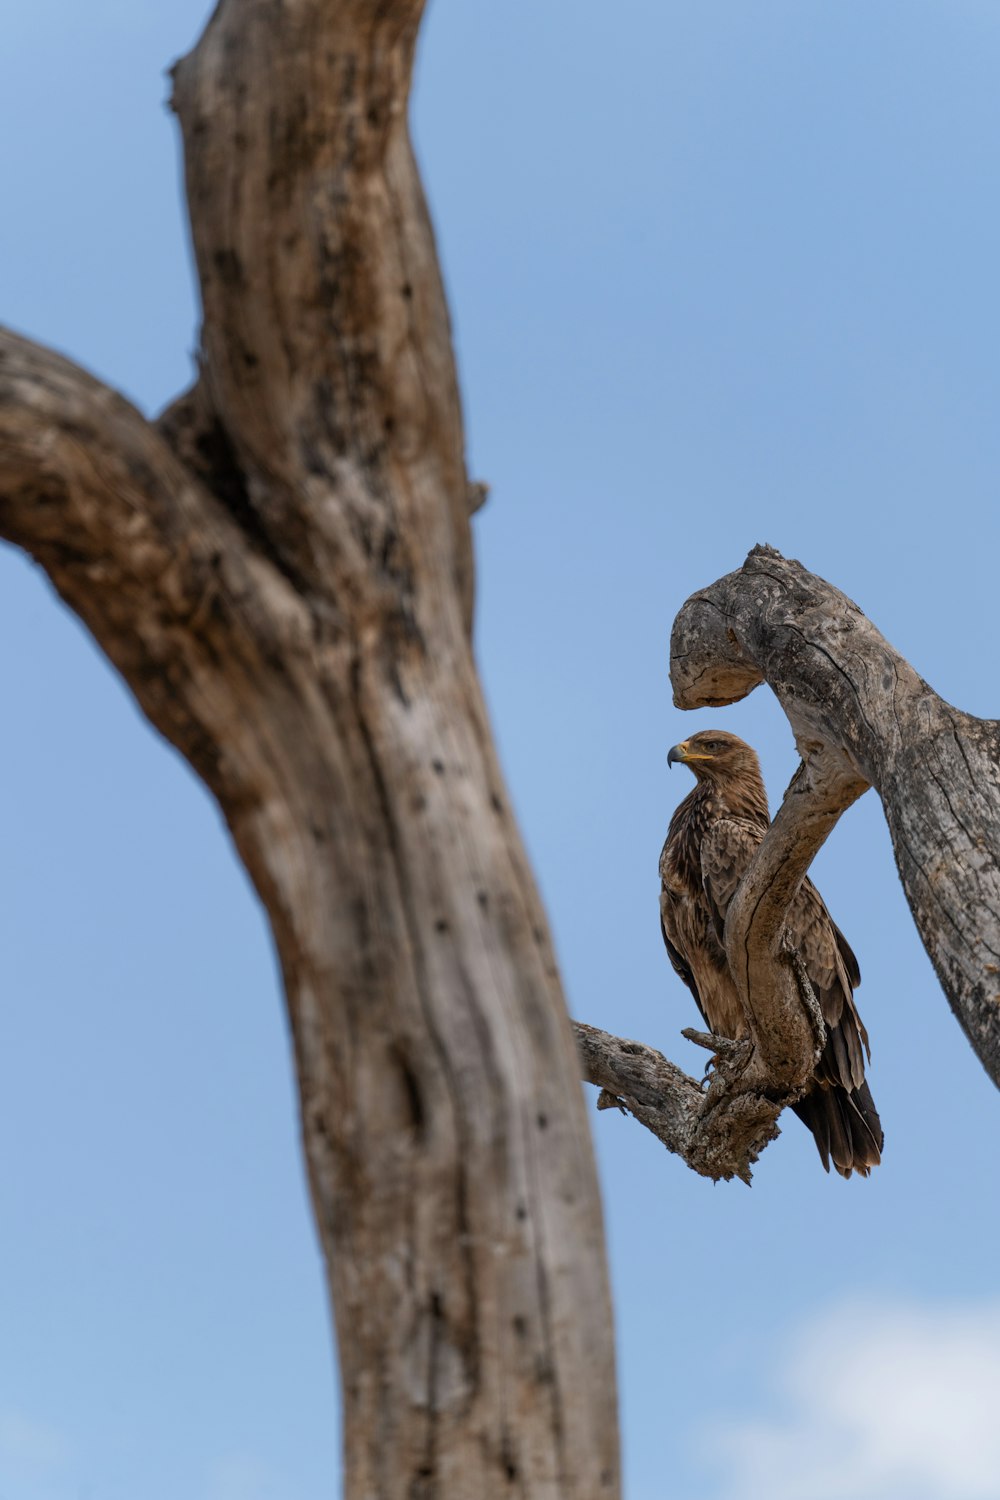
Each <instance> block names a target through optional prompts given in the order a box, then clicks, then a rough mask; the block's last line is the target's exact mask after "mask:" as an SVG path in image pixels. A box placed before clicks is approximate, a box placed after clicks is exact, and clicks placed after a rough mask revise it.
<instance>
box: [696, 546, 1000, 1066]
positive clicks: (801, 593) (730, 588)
mask: <svg viewBox="0 0 1000 1500" xmlns="http://www.w3.org/2000/svg"><path fill="white" fill-rule="evenodd" d="M670 671H671V679H672V682H673V687H674V701H675V703H676V704H677V706H678V707H679V708H685V709H687V708H701V707H705V706H709V705H712V704H722V703H732V702H735V701H736V700H737V699H739V698H743V697H745V696H746V694H747V693H749V692H750V691H751V690H752V689H753V688H755V687H757V686H758V684H760V683H762V682H766V683H767V684H768V685H769V686H770V687H771V688H772V689H773V691H774V693H775V694H776V696H777V698H778V701H779V702H780V704H781V706H782V708H783V709H784V711H785V714H786V715H787V717H788V721H789V723H790V724H791V727H792V731H793V733H794V735H795V741H796V744H797V746H798V748H799V752H800V754H801V755H802V758H803V763H804V767H805V770H804V772H803V773H802V778H801V779H800V777H796V778H795V779H794V780H793V782H792V784H791V786H790V787H789V791H788V793H787V794H786V797H785V801H784V803H783V805H782V808H781V811H780V812H779V814H778V816H777V817H776V819H775V824H774V828H773V829H772V830H771V833H773V834H777V832H778V826H779V824H782V823H784V825H785V835H784V837H785V839H786V841H787V844H786V849H787V850H788V851H794V852H795V861H796V863H795V867H794V868H793V869H790V870H789V871H788V872H786V875H785V877H784V880H785V883H788V882H789V881H790V880H791V879H793V878H795V877H796V876H797V873H798V865H799V864H801V863H802V862H803V861H804V862H805V863H808V859H811V858H812V854H813V853H815V849H816V848H818V847H819V844H820V843H822V840H823V838H824V837H825V836H826V833H827V832H828V831H829V828H830V827H832V825H833V823H834V822H835V821H836V818H837V817H838V816H839V815H840V813H841V812H842V811H843V809H844V808H845V807H846V806H848V805H849V803H850V802H851V801H853V800H854V799H855V798H856V797H857V796H858V795H859V793H860V792H861V791H863V790H864V789H865V787H866V786H872V787H874V788H875V790H876V792H877V793H878V795H879V797H880V798H881V801H882V806H883V809H884V811H885V816H886V822H887V823H888V825H889V833H890V835H891V838H892V844H893V849H894V851H895V855H896V864H897V867H898V869H899V873H900V878H901V880H902V883H903V889H904V891H905V893H906V898H907V900H908V902H909V904H910V909H911V911H912V912H913V917H914V921H915V922H916V925H917V930H918V932H919V933H920V937H921V940H922V942H923V944H924V947H925V948H926V949H927V952H928V954H929V955H930V958H931V961H932V963H933V964H934V968H935V970H936V972H937V975H938V978H939V979H940V981H941V986H942V988H943V990H944V992H945V994H946V995H947V997H948V1000H949V1002H950V1004H951V1007H952V1009H953V1010H954V1012H955V1015H956V1016H957V1018H958V1020H959V1022H960V1024H961V1026H962V1028H963V1030H964V1031H965V1034H966V1036H967V1037H968V1039H969V1041H970V1043H971V1044H972V1047H973V1049H974V1050H975V1052H976V1054H977V1056H978V1057H979V1059H980V1061H981V1062H982V1064H983V1066H984V1067H985V1069H986V1071H987V1072H988V1073H989V1075H990V1077H991V1078H992V1079H993V1081H994V1083H997V1084H998V1085H1000V725H998V724H997V722H996V721H995V720H993V719H979V718H975V717H974V716H973V715H972V714H967V713H964V712H963V711H962V710H961V709H957V708H953V707H952V705H951V704H950V703H946V702H945V701H944V699H943V698H941V697H939V696H938V694H937V693H935V692H934V690H933V688H931V687H929V686H928V684H927V683H926V682H924V680H923V679H922V678H921V677H919V676H918V674H917V673H916V672H915V671H914V669H913V667H911V666H910V664H909V663H908V662H907V661H905V660H904V659H903V657H901V656H900V654H899V653H898V651H895V650H894V649H893V648H892V646H890V645H889V643H888V641H886V640H885V638H884V636H882V635H881V634H880V633H879V631H878V630H877V629H876V628H875V626H874V625H873V624H872V623H871V621H870V620H868V619H867V618H866V617H865V615H864V614H862V612H861V610H860V609H859V608H858V606H857V605H856V604H854V603H853V602H852V600H850V599H848V598H847V597H846V596H845V595H844V594H842V593H840V592H839V590H837V589H835V588H833V587H832V585H831V584H829V583H826V582H824V580H823V579H821V578H817V577H816V576H815V575H814V574H812V573H809V572H808V571H807V570H806V569H805V568H804V567H803V566H802V564H801V563H798V562H795V561H792V560H790V559H788V558H784V557H782V556H781V554H780V553H778V552H776V551H774V549H773V548H770V547H755V548H754V550H753V551H752V552H751V553H750V555H749V557H748V558H747V560H746V562H745V563H744V565H743V567H742V568H740V569H739V570H738V571H737V572H735V573H730V574H728V575H727V576H726V577H725V578H721V579H719V580H718V582H717V583H714V584H712V585H711V587H709V588H707V589H701V590H699V592H698V593H696V594H694V595H692V597H691V598H690V599H689V600H688V601H687V603H686V604H685V605H684V607H683V608H682V610H681V611H680V613H679V615H678V616H677V620H676V621H675V624H674V629H673V636H672V641H671V667H670ZM803 785H805V786H806V787H808V788H809V790H808V795H807V797H806V799H805V801H801V800H800V799H801V794H802V790H803ZM771 833H769V835H768V837H767V838H766V839H765V841H764V844H763V845H762V846H761V849H760V852H759V854H758V857H757V859H756V860H755V862H754V866H753V869H752V870H751V871H750V872H749V873H748V876H747V880H746V882H745V889H744V891H743V892H741V901H740V905H745V906H750V905H752V903H753V899H754V894H755V892H757V890H758V888H759V887H760V885H761V884H762V882H763V881H764V879H765V872H764V863H763V861H764V858H765V853H766V851H767V849H768V844H769V843H770V841H771ZM784 857H785V858H786V859H787V857H788V856H787V852H786V854H785V856H784ZM732 920H733V913H732V912H731V913H730V921H729V922H727V933H726V943H727V949H728V951H729V953H730V956H732V953H733V946H732V935H731V933H730V931H729V926H730V923H731V922H732Z"/></svg>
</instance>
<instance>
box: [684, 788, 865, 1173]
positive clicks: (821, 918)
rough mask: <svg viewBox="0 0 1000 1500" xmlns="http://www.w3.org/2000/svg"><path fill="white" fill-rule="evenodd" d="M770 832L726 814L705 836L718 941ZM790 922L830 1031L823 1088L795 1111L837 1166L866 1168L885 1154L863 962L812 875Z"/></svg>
mask: <svg viewBox="0 0 1000 1500" xmlns="http://www.w3.org/2000/svg"><path fill="white" fill-rule="evenodd" d="M764 833H765V830H764V829H763V828H761V827H760V826H759V825H758V824H756V823H751V822H749V821H747V820H744V819H740V818H720V819H719V820H718V821H717V822H716V823H714V824H713V825H712V827H711V828H710V829H709V830H708V832H707V834H706V835H705V837H704V838H703V839H702V845H701V868H702V878H703V881H704V887H705V895H706V897H707V898H708V903H709V908H710V910H711V912H712V915H713V918H714V921H715V926H716V932H717V933H718V935H719V941H720V942H721V941H722V933H723V929H724V926H725V921H726V912H727V911H728V910H729V903H730V902H731V901H732V899H733V896H734V895H735V894H736V887H737V886H738V885H739V883H740V881H741V880H742V879H743V876H744V875H745V874H746V871H747V869H748V868H749V865H750V861H751V860H752V859H753V856H754V854H755V853H756V851H757V848H758V846H759V845H760V842H761V840H762V839H763V837H764ZM785 927H786V931H787V933H788V936H789V939H790V941H791V943H792V946H793V947H794V948H795V949H796V950H797V951H798V953H799V956H800V957H801V959H802V962H803V964H804V966H805V970H806V973H807V974H808V976H809V982H810V984H811V985H812V987H813V989H814V991H815V992H816V998H817V1000H818V1001H819V1005H820V1009H821V1010H822V1013H823V1020H824V1021H825V1022H826V1030H827V1039H826V1045H825V1047H824V1048H823V1052H822V1054H821V1056H820V1059H819V1062H818V1063H817V1064H816V1083H817V1084H818V1085H819V1090H820V1092H819V1093H817V1091H816V1090H815V1088H814V1089H813V1090H812V1091H811V1093H810V1094H808V1095H806V1097H805V1098H804V1099H802V1100H801V1101H800V1104H799V1106H797V1113H800V1114H801V1115H802V1117H803V1119H805V1120H806V1123H807V1124H808V1125H809V1126H810V1128H811V1129H812V1130H813V1133H814V1134H815V1136H816V1140H817V1144H818V1145H819V1148H820V1155H821V1156H822V1157H823V1159H824V1162H826V1160H827V1152H829V1153H830V1154H832V1156H833V1159H834V1164H835V1165H836V1166H837V1167H838V1169H839V1170H841V1171H844V1170H845V1169H849V1168H850V1166H851V1165H854V1166H855V1167H856V1168H857V1169H858V1170H859V1171H865V1170H867V1166H869V1165H871V1164H873V1163H874V1162H877V1161H878V1160H879V1154H880V1151H881V1146H882V1130H881V1126H880V1124H879V1119H878V1115H877V1113H876V1112H875V1106H874V1104H873V1103H872V1098H871V1094H870V1092H869V1090H868V1085H867V1084H866V1083H865V1060H864V1053H865V1052H868V1050H869V1049H868V1033H867V1032H866V1031H865V1028H864V1026H863V1024H862V1022H861V1018H860V1016H859V1015H858V1012H857V1010H856V1008H855V1005H854V986H855V985H856V984H860V982H861V974H860V971H859V969H858V961H857V959H856V958H855V956H854V954H853V953H852V951H851V948H850V945H849V944H848V942H847V939H846V938H845V937H844V935H843V933H842V932H841V931H840V929H839V928H838V927H837V925H836V923H835V922H834V921H833V919H832V918H831V916H830V913H829V912H828V911H827V909H826V906H825V905H824V904H823V898H822V897H821V896H820V894H819V892H818V891H817V889H816V887H815V886H814V885H813V883H812V881H811V880H808V879H807V880H804V881H803V882H802V888H801V889H800V891H799V893H798V895H797V896H796V898H795V900H794V901H793V902H792V904H791V907H790V909H789V912H788V917H787V918H786V923H785ZM862 1049H863V1050H862Z"/></svg>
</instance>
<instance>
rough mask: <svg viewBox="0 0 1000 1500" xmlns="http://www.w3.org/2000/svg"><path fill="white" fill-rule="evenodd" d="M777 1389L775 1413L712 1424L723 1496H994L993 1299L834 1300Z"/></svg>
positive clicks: (822, 1499) (904, 1499)
mask: <svg viewBox="0 0 1000 1500" xmlns="http://www.w3.org/2000/svg"><path fill="white" fill-rule="evenodd" d="M773 1386H774V1390H775V1394H776V1395H777V1396H778V1398H779V1401H780V1404H781V1406H782V1408H783V1415H782V1416H776V1417H767V1418H761V1419H759V1420H754V1421H749V1422H748V1421H745V1420H743V1419H740V1420H738V1421H733V1422H725V1421H723V1420H719V1421H716V1422H713V1423H712V1425H711V1428H710V1429H709V1430H708V1432H707V1433H706V1436H707V1438H708V1444H707V1446H708V1448H709V1450H710V1451H709V1454H706V1457H709V1456H710V1459H711V1461H713V1462H716V1463H718V1464H720V1465H721V1466H722V1467H723V1468H724V1471H725V1475H724V1480H723V1483H722V1485H721V1486H720V1490H719V1500H1000V1302H996V1301H993V1302H988V1303H978V1304H970V1303H965V1304H954V1305H950V1306H946V1307H941V1306H922V1305H916V1304H915V1305H909V1304H897V1305H885V1304H883V1303H872V1304H860V1303H851V1304H847V1305H844V1306H840V1307H839V1308H836V1309H834V1310H832V1311H830V1312H828V1313H826V1314H824V1315H823V1316H822V1317H821V1318H817V1319H815V1320H813V1321H811V1322H810V1323H809V1324H808V1325H807V1326H806V1327H805V1328H804V1329H803V1330H802V1331H801V1333H800V1334H799V1335H798V1336H797V1337H796V1338H795V1339H794V1340H793V1341H792V1342H791V1344H790V1346H789V1347H788V1348H787V1349H786V1350H785V1352H784V1355H783V1357H782V1358H781V1360H780V1366H779V1372H778V1375H777V1378H776V1379H775V1380H774V1381H773Z"/></svg>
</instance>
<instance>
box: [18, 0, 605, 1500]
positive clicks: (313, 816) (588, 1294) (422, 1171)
mask: <svg viewBox="0 0 1000 1500" xmlns="http://www.w3.org/2000/svg"><path fill="white" fill-rule="evenodd" d="M420 14H421V6H420V4H419V3H414V0H387V3H384V4H381V5H378V6H373V5H371V4H363V3H361V0H339V3H331V0H324V3H321V0H222V3H220V5H219V6H218V8H217V10H216V11H215V14H214V15H213V17H212V19H211V21H210V22H209V24H208V27H207V29H206V31H205V34H204V36H203V37H202V40H201V42H200V43H199V45H198V46H197V48H196V49H195V51H194V52H193V53H192V54H191V55H190V56H189V57H187V58H185V59H184V60H183V61H182V62H181V63H180V64H179V65H178V67H177V69H176V72H175V106H176V109H177V112H178V115H179V118H180V122H181V126H182V130H183V134H184V140H185V152H186V171H187V184H188V199H189V205H190V211H191V219H192V232H193V238H194V244H195V251H196V257H197V263H198V271H199V276H200V280H201V289H202V297H203V304H204V325H203V329H202V337H201V354H200V371H199V378H198V381H197V384H196V385H195V387H194V388H193V389H192V390H191V391H190V392H189V393H188V394H187V395H186V396H184V397H182V398H181V399H180V400H179V401H178V402H176V403H175V404H174V406H173V407H172V408H171V409H170V410H169V411H168V412H167V413H165V414H164V416H163V418H161V420H160V422H159V423H158V424H150V423H148V422H146V421H145V420H144V419H143V418H142V416H141V415H140V414H139V413H138V412H137V411H135V410H134V409H133V408H132V407H130V406H129V405H128V404H127V403H126V402H125V401H123V400H122V399H121V398H120V397H118V396H116V395H114V394H113V393H112V392H110V391H108V390H107V389H106V388H105V387H103V386H102V385H100V384H99V383H98V382H97V381H95V380H93V379H92V378H91V377H89V376H88V375H86V374H85V373H84V372H82V371H81V370H79V369H77V368H76V367H74V366H72V365H71V364H69V363H68V362H67V361H65V360H63V359H61V358H60V357H58V356H56V355H54V354H51V353H49V352H46V351H43V350H40V349H38V348H37V347H35V346H33V345H31V344H29V343H27V342H26V341H24V340H22V339H19V338H17V337H16V336H14V335H12V334H3V335H2V337H0V397H2V415H0V531H2V534H3V535H4V536H6V537H7V538H9V539H10V540H11V541H14V542H16V543H17V544H18V545H20V546H22V547H24V548H25V549H26V550H28V551H29V552H30V553H31V554H32V555H33V556H34V557H35V558H36V559H37V560H38V561H39V562H40V563H41V564H42V566H43V567H45V568H46V570H47V571H48V573H49V576H50V577H51V579H52V581H53V583H54V585H55V587H56V588H57V589H58V591H59V592H60V594H61V595H62V596H63V598H64V599H65V600H66V601H67V603H68V604H69V605H70V606H71V607H72V608H73V609H75V610H76V611H77V612H78V613H79V614H80V616H81V617H82V618H83V619H84V620H85V622H86V623H87V625H88V626H89V628H90V629H91V631H92V632H93V634H94V636H95V637H96V639H97V640H98V642H99V643H100V645H101V646H102V647H103V648H104V650H105V651H106V652H107V654H108V655H109V657H110V658H111V659H112V661H113V662H114V663H115V664H116V666H117V667H118V668H119V670H120V671H121V672H122V674H123V676H124V677H125V679H126V681H127V682H128V683H129V685H130V686H131V688H132V689H133V691H134V692H135V694H136V697H137V698H138V700H139V702H140V704H141V706H142V708H143V709H144V711H145V712H146V714H147V715H148V716H149V718H150V719H151V720H152V722H153V723H154V724H155V725H156V726H157V727H158V728H159V729H160V730H161V731H162V732H163V733H164V734H165V735H166V736H167V737H168V738H169V739H170V740H171V741H172V742H173V743H174V744H175V745H176V746H177V747H178V748H179V749H180V750H181V752H182V753H183V754H184V755H186V756H187V757H188V759H189V760H190V761H191V762H192V764H193V765H194V766H195V768H196V769H197V770H198V771H199V773H200V774H201V775H202V776H203V778H204V779H205V781H206V782H207V783H208V785H209V787H210V788H211V790H212V791H213V793H214V794H215V796H216V797H217V799H218V801H219V804H220V806H221V808H222V810H223V812H224V814H225V817H226V820H227V822H228V824H229V827H230V829H231V831H232V835H233V838H234V840H235V843H236V846H237V848H238V850H239V853H240V855H241V857H242V858H243V860H244V861H245V863H246V865H247V868H248V869H249V871H250V873H251V875H252V878H253V880H254V882H255V885H256V887H257V889H258V891H259V892H260V895H261V898H262V900H263V902H264V905H265V907H266V908H267V912H268V915H269V917H270V920H271V923H272V927H273V930H274V935H275V940H276V943H277V947H278V953H279V956H280V962H281V968H282V973H283V976H284V982H285V989H286V994H287V1000H288V1008H289V1014H290V1017H291V1024H292V1031H293V1035H294V1042H295V1054H296V1061H297V1069H298V1080H299V1087H300V1093H301V1111H302V1131H303V1140H304V1145H305V1152H306V1159H307V1163H308V1170H309V1180H310V1184H311V1190H312V1197H313V1203H314V1208H315V1213H316V1222H317V1225H318V1230H319V1234H320V1238H321V1241H322V1245H323V1249H324V1252H325V1256H326V1263H327V1269H328V1275H329V1283H330V1290H331V1295H332V1302H333V1306H334V1310H335V1317H336V1324H337V1330H338V1337H339V1347H340V1369H341V1380H342V1387H343V1399H344V1433H345V1471H346V1478H345V1488H346V1494H347V1495H348V1496H349V1497H358V1500H360V1497H366V1500H369V1497H376V1496H378V1497H386V1500H389V1497H391V1500H399V1497H402V1496H406V1497H409V1500H420V1497H427V1500H430V1497H432V1496H442V1497H443V1496H454V1497H463V1500H464V1497H467V1496H473V1495H475V1496H477V1497H480V1496H481V1497H489V1496H493V1495H504V1496H507V1495H510V1494H512V1493H513V1494H523V1495H531V1496H532V1497H533V1500H534V1497H553V1500H554V1497H557V1496H558V1497H562V1496H573V1497H592V1496H593V1497H597V1496H600V1497H611V1496H615V1495H616V1494H617V1493H618V1456H617V1431H616V1399H615V1380H614V1365H613V1344H612V1329H611V1316H610V1304H609V1295H608V1287H607V1274H606V1266H605V1258H604V1247H603V1234H602V1225H601V1214H600V1204H599V1198H598V1191H597V1183H596V1177H595V1171H594V1164H593V1159H592V1152H591V1147H590V1140H589V1131H588V1125H587V1120H586V1116H585V1112H584V1105H583V1099H582V1096H581V1091H580V1087H579V1063H578V1059H577V1056H576V1053H575V1050H574V1045H573V1039H572V1035H571V1033H570V1030H569V1027H568V1024H567V1021H566V1015H565V1009H564V1005H563V1000H562V995H561V990H560V983H559V977H558V974H557V970H556V964H555V960H554V957H553V951H552V946H551V943H550V940H549V935H548V930H547V926H546V921H545V917H544V914H543V911H542V908H541V905H540V902H539V899H538V895H537V892H536V890H535V886H534V882H533V880H532V877H531V873H530V870H529V868H528V864H527V861H526V858H525V854H524V851H523V848H522V845H521V842H520V839H519V836H518V833H517V829H516V827H515V825H514V821H513V818H512V816H511V813H510V809H509V805H508V800H507V796H506V792H505V789H504V786H503V782H502V778H501V775H500V771H499V769H498V766H497V762H496V757H495V754H494V750H493V746H492V742H491V737H490V732H489V725H488V722H487V718H486V713H485V709H484V706H483V701H482V697H481V693H480V688H479V684H478V680H477V677H476V672H475V667H474V663H473V658H472V652H471V646H470V626H471V614H472V549H471V539H470V528H469V512H470V509H471V508H473V507H474V506H475V504H476V503H477V501H478V500H480V499H481V492H480V491H479V490H477V488H476V487H475V486H470V485H469V483H468V479H467V475H466V469H465V461H464V452H463V435H462V422H461V411H460V404H459V398H458V390H457V383H456V379H455V371H454V365H453V359H452V353H451V343H450V333H449V326H448V317H447V310H446V307H445V302H444V297H443V292H442V288H441V282H440V277H439V274H438V269H437V261H436V257H435V251H434V243H433V236H432V232H431V228H430V224H429V220H428V217H427V213H426V209H425V205H424V201H423V196H422V193H421V189H420V183H419V179H418V176H417V173H416V169H415V166H414V163H413V158H412V153H411V150H410V144H409V138H408V133H407V125H406V105H407V95H408V88H409V77H410V68H411V65H412V56H413V48H414V44H415V40H416V34H417V27H418V24H419V20H420Z"/></svg>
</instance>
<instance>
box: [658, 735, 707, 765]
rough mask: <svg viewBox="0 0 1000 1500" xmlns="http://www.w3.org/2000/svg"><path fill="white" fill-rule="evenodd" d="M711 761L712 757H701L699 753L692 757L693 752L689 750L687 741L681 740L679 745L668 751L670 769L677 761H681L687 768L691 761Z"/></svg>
mask: <svg viewBox="0 0 1000 1500" xmlns="http://www.w3.org/2000/svg"><path fill="white" fill-rule="evenodd" d="M711 759H712V757H711V756H710V755H699V754H698V752H697V751H695V753H694V754H693V755H692V753H691V751H690V750H689V749H688V742H687V740H681V742H680V744H679V745H672V746H671V747H670V749H669V750H668V751H667V766H668V767H670V766H672V765H673V764H674V762H675V761H680V763H681V765H682V766H686V765H687V763H688V761H689V760H711Z"/></svg>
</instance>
